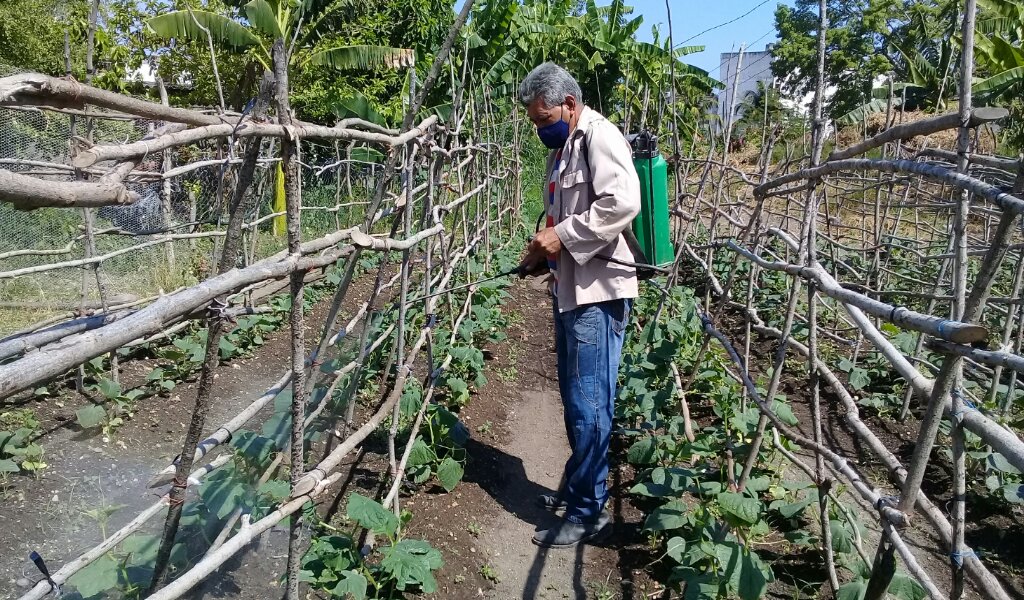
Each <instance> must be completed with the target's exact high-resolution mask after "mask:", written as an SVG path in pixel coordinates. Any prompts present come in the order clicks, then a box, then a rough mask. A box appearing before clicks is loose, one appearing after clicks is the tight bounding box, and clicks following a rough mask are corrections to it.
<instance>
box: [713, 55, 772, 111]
mask: <svg viewBox="0 0 1024 600" xmlns="http://www.w3.org/2000/svg"><path fill="white" fill-rule="evenodd" d="M771 49H772V47H771V45H768V46H766V47H765V49H764V50H763V51H761V52H746V51H740V52H723V53H722V60H721V64H720V68H719V76H718V80H719V81H721V82H722V84H723V85H724V86H725V89H723V90H721V91H719V92H718V109H717V114H718V117H719V118H720V119H721V126H722V127H723V128H724V127H725V123H726V120H727V117H728V114H729V107H730V106H733V89H734V88H735V90H736V102H735V106H739V105H740V104H741V103H742V102H743V99H744V98H746V97H747V94H749V93H756V92H757V84H758V83H764V84H765V85H766V86H770V85H771V84H772V81H773V79H774V78H773V77H772V54H771ZM737 74H738V75H739V82H736V77H737Z"/></svg>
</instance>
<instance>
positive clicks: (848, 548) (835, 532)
mask: <svg viewBox="0 0 1024 600" xmlns="http://www.w3.org/2000/svg"><path fill="white" fill-rule="evenodd" d="M828 527H829V530H830V531H831V532H832V549H833V550H835V551H836V552H838V553H840V554H842V553H846V552H853V549H854V544H853V534H852V533H851V532H850V530H849V529H847V527H846V525H845V524H844V523H843V522H842V521H839V520H836V519H832V520H831V521H829V522H828Z"/></svg>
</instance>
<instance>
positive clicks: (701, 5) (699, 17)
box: [626, 0, 793, 77]
mask: <svg viewBox="0 0 1024 600" xmlns="http://www.w3.org/2000/svg"><path fill="white" fill-rule="evenodd" d="M669 1H670V2H671V4H672V33H673V35H674V37H675V43H676V44H678V43H680V42H682V41H683V40H686V39H687V38H690V37H693V36H697V37H694V38H693V39H692V40H690V41H688V42H686V45H687V46H705V49H704V51H703V52H700V53H698V54H690V55H689V56H687V57H686V58H684V59H683V60H684V61H686V62H688V63H690V64H692V65H695V66H697V67H700V68H702V69H704V70H706V71H709V72H711V76H712V77H717V76H718V66H719V62H720V60H719V55H720V54H721V53H722V52H734V51H737V50H739V47H740V44H746V45H747V46H748V48H749V49H750V50H764V46H765V44H769V43H771V42H773V41H775V39H776V33H775V18H774V15H775V7H776V6H777V5H779V4H789V5H792V4H793V0H767V1H765V0H669ZM626 4H627V5H631V6H632V7H633V9H634V10H633V14H634V15H643V17H644V22H643V24H642V25H641V26H640V31H638V32H637V34H638V37H639V38H640V39H641V40H645V41H650V40H651V37H652V36H651V27H652V26H653V25H656V24H658V23H661V24H662V26H661V36H662V39H665V38H667V37H668V17H667V16H666V12H665V0H627V2H626ZM751 10H753V12H751V13H750V14H749V15H746V16H744V17H743V18H741V19H739V20H737V21H736V22H734V23H730V24H728V25H725V26H723V27H719V28H717V29H715V30H714V31H709V32H707V33H704V34H700V33H701V32H702V31H704V30H706V29H709V28H711V27H715V26H716V25H720V24H722V23H725V22H727V21H732V20H733V19H736V18H737V17H739V16H741V15H743V14H744V13H746V12H748V11H751ZM698 34H700V35H698Z"/></svg>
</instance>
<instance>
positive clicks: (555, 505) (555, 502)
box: [537, 494, 569, 511]
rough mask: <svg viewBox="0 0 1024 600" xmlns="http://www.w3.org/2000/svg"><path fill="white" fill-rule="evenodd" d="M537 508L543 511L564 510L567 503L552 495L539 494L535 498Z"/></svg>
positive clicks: (567, 505)
mask: <svg viewBox="0 0 1024 600" xmlns="http://www.w3.org/2000/svg"><path fill="white" fill-rule="evenodd" d="M537 506H539V507H541V508H543V509H544V510H552V511H554V510H565V509H566V508H568V507H569V503H568V502H566V501H565V500H562V499H561V498H559V497H558V496H556V495H554V494H541V495H540V496H537Z"/></svg>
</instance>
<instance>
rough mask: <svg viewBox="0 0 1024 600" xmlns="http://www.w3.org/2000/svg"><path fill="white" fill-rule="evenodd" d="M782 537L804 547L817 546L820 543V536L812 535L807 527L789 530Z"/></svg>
mask: <svg viewBox="0 0 1024 600" xmlns="http://www.w3.org/2000/svg"><path fill="white" fill-rule="evenodd" d="M782 537H784V538H786V540H787V541H789V542H790V543H792V544H795V545H797V546H802V547H804V548H815V547H817V545H818V536H815V535H811V533H810V532H809V531H807V530H806V529H796V530H793V531H787V532H786V533H784V534H782Z"/></svg>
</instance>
